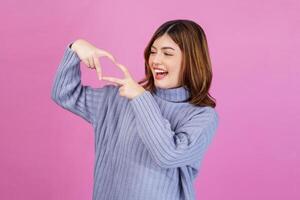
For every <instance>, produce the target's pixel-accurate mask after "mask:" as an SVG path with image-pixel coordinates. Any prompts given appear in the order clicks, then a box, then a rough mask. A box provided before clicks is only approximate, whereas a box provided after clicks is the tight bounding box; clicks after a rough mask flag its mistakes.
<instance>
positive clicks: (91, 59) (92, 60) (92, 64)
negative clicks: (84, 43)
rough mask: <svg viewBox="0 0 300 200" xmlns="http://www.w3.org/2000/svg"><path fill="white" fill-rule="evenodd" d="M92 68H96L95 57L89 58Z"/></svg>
mask: <svg viewBox="0 0 300 200" xmlns="http://www.w3.org/2000/svg"><path fill="white" fill-rule="evenodd" d="M88 59H89V63H90V67H91V69H93V68H95V64H94V59H93V58H92V57H90V58H88Z"/></svg>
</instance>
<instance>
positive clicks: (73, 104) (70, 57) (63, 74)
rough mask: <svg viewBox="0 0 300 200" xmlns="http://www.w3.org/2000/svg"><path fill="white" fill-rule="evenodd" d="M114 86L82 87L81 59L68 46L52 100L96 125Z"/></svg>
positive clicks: (53, 89) (58, 71) (55, 82)
mask: <svg viewBox="0 0 300 200" xmlns="http://www.w3.org/2000/svg"><path fill="white" fill-rule="evenodd" d="M112 86H113V85H105V86H103V87H102V88H92V87H90V86H84V85H82V84H81V71H80V58H79V57H78V55H77V54H76V52H75V51H73V50H72V49H71V48H70V44H68V46H67V48H66V50H65V52H64V56H63V58H62V60H61V62H60V64H59V66H58V69H57V71H56V75H55V77H54V81H53V84H52V91H51V98H52V100H53V101H54V102H55V103H57V104H58V105H59V106H61V107H63V108H64V109H66V110H69V111H71V112H72V113H74V114H76V115H78V116H80V117H82V118H83V119H85V120H86V121H87V122H89V123H91V124H94V122H95V119H96V117H97V116H96V115H97V112H98V110H99V109H101V110H103V109H104V107H105V106H107V98H108V95H109V91H110V89H111V87H112Z"/></svg>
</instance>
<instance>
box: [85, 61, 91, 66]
mask: <svg viewBox="0 0 300 200" xmlns="http://www.w3.org/2000/svg"><path fill="white" fill-rule="evenodd" d="M86 60H87V63H88V64H87V67H88V68H91V61H90V60H89V59H86Z"/></svg>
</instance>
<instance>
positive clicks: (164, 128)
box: [130, 91, 218, 168]
mask: <svg viewBox="0 0 300 200" xmlns="http://www.w3.org/2000/svg"><path fill="white" fill-rule="evenodd" d="M130 104H131V105H132V107H133V110H134V113H135V119H136V125H137V126H138V129H139V131H138V134H139V136H140V138H141V140H142V141H143V143H144V144H145V145H146V148H147V149H148V151H149V152H150V155H151V156H152V158H153V159H154V160H155V161H156V163H157V164H158V165H159V166H160V167H163V168H176V167H181V166H186V165H189V164H191V165H192V164H193V163H195V162H199V160H200V159H201V158H202V155H203V153H204V152H205V150H206V149H207V147H208V145H209V144H210V142H211V140H212V138H213V135H214V133H215V131H216V128H217V126H218V115H217V113H216V111H215V110H214V109H210V108H208V109H201V112H199V113H197V114H195V115H193V116H192V117H191V118H190V119H189V121H187V122H186V123H185V124H184V125H182V126H181V127H179V128H177V130H176V132H174V131H173V130H171V128H170V127H171V126H170V123H169V121H168V120H167V119H165V118H164V117H163V116H162V114H161V111H160V108H159V106H158V104H157V103H156V101H155V99H154V97H153V96H152V94H151V93H150V92H149V91H145V92H144V93H142V94H141V95H139V96H137V97H135V98H133V99H132V100H131V101H130Z"/></svg>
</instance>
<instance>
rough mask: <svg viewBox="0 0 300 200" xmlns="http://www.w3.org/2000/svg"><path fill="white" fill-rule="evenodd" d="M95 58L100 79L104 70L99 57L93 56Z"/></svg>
mask: <svg viewBox="0 0 300 200" xmlns="http://www.w3.org/2000/svg"><path fill="white" fill-rule="evenodd" d="M93 58H94V63H95V67H96V71H97V74H98V78H99V80H101V77H102V70H101V66H100V62H99V60H98V58H97V57H93Z"/></svg>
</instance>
